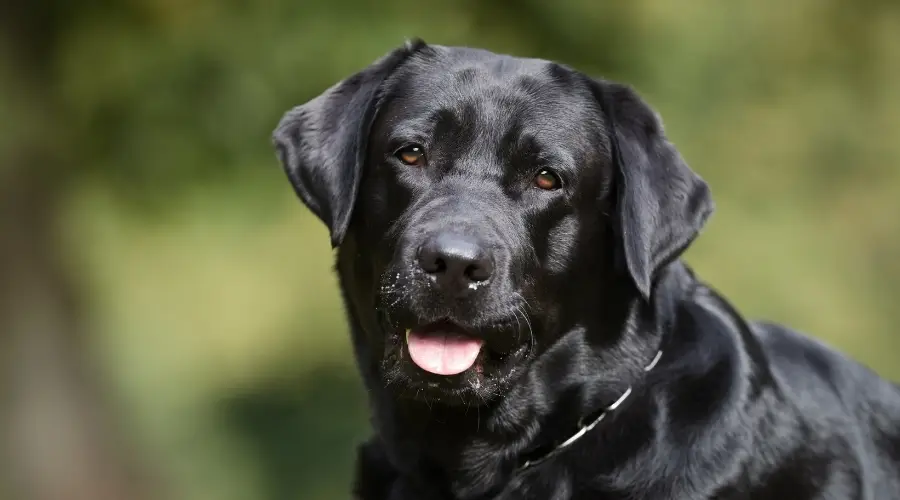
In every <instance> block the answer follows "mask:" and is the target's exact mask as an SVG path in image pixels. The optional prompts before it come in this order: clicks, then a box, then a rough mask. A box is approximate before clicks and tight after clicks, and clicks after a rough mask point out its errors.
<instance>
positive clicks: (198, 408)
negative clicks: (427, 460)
mask: <svg viewBox="0 0 900 500" xmlns="http://www.w3.org/2000/svg"><path fill="white" fill-rule="evenodd" d="M412 36H420V37H423V38H424V39H425V40H426V41H429V42H432V43H440V44H459V45H470V46H483V47H486V48H489V49H493V50H496V51H502V52H510V53H514V54H517V55H523V56H535V57H543V58H551V59H556V60H559V61H561V62H564V63H568V64H570V65H573V66H575V67H577V68H579V69H582V70H584V71H586V72H588V73H591V74H593V75H596V76H605V77H608V78H611V79H615V80H620V81H624V82H628V83H631V84H633V85H634V86H635V87H636V88H637V89H638V90H639V91H640V92H641V93H642V94H643V95H644V96H645V97H646V98H647V100H648V101H649V102H650V103H651V104H652V105H653V106H654V107H656V109H657V110H658V111H659V112H660V113H661V114H662V116H663V118H664V120H665V123H666V125H667V129H668V132H669V135H670V137H671V138H672V139H673V140H674V142H675V143H676V145H677V146H678V147H679V148H680V150H681V151H682V153H683V154H684V156H685V157H686V159H687V160H688V162H689V163H690V164H691V166H692V167H693V168H694V169H696V170H697V171H698V172H700V174H701V175H703V176H704V177H705V178H706V179H707V180H708V181H709V182H710V183H711V185H712V188H713V193H714V196H715V199H716V200H717V203H718V211H717V213H716V215H714V217H713V218H712V219H711V222H710V225H709V226H708V229H707V230H706V232H705V233H704V234H703V236H702V237H701V238H700V239H699V240H698V242H697V243H696V245H695V246H694V247H693V248H692V249H691V250H690V252H689V253H688V260H689V261H690V262H691V263H692V264H693V265H694V266H695V268H696V269H697V271H698V272H699V273H700V275H701V276H702V277H703V278H704V279H706V280H707V281H709V282H711V283H712V284H713V285H714V286H716V287H717V288H718V289H719V290H721V291H722V292H724V293H725V294H726V295H727V296H729V297H730V298H731V299H732V300H733V301H734V303H735V304H736V305H737V306H738V307H739V308H740V309H741V310H742V311H743V312H744V313H746V314H747V315H748V316H749V317H752V318H756V317H766V318H770V319H774V320H779V321H783V322H787V323H789V324H791V325H792V326H795V327H797V328H799V329H802V330H804V331H807V332H811V333H812V334H814V335H816V336H818V337H820V338H822V339H824V340H825V341H827V342H829V343H831V344H833V345H835V346H837V347H839V348H840V349H842V350H844V351H845V352H847V353H849V354H850V355H852V356H854V357H855V358H857V359H859V360H861V361H863V362H865V363H867V364H869V365H870V366H872V367H873V368H874V369H876V370H877V371H879V372H880V373H882V374H884V375H885V376H888V377H891V378H894V379H900V366H898V365H897V359H898V355H897V352H898V347H900V338H898V336H900V329H898V325H900V301H898V299H897V294H898V293H900V259H898V256H900V84H898V83H897V82H898V81H900V3H898V2H896V1H892V0H791V1H789V2H785V1H783V0H780V1H776V0H736V1H732V2H721V1H715V0H679V1H678V2H670V1H665V0H629V1H620V2H597V1H591V0H557V1H555V2H547V1H543V0H524V1H514V0H501V1H485V0H460V1H456V2H449V1H444V2H433V3H428V2H421V1H411V0H395V1H382V2H363V1H360V0H329V1H318V0H317V1H303V0H260V1H257V2H251V1H248V0H218V1H213V0H189V1H176V0H126V1H115V0H80V1H67V0H41V1H38V2H31V3H26V2H19V3H18V4H17V5H14V2H4V3H3V6H0V127H2V128H0V243H2V244H0V499H10V500H57V499H67V500H69V499H91V500H106V499H110V500H112V499H116V500H119V499H174V500H287V499H311V500H331V499H342V498H348V496H349V495H348V488H349V486H348V482H349V477H350V467H351V464H352V460H353V455H354V453H355V450H354V446H355V444H356V443H357V442H358V441H359V440H360V439H362V438H363V437H364V436H366V435H367V433H368V432H369V430H368V424H367V410H366V402H365V399H364V394H363V391H362V389H361V386H360V384H359V382H358V380H357V377H356V373H355V371H354V367H353V365H352V360H351V352H350V347H349V343H348V338H347V334H346V328H345V325H344V322H343V317H342V314H343V313H342V310H341V306H340V303H339V297H338V294H337V290H336V286H335V279H334V277H333V275H332V273H331V264H332V263H331V250H330V246H329V242H328V237H327V234H326V231H325V229H324V227H323V226H321V225H320V223H319V222H318V221H317V220H316V219H314V218H313V217H312V216H311V215H310V214H309V213H307V211H306V210H305V209H304V208H303V207H302V206H301V204H300V203H299V201H298V200H296V199H295V197H294V194H293V192H292V190H291V188H290V186H289V184H288V182H287V180H286V177H285V176H284V174H283V173H282V171H281V167H280V166H279V165H278V163H277V162H276V160H275V156H274V153H273V150H272V148H271V146H270V142H269V134H270V131H271V130H272V128H273V127H274V125H275V124H276V122H277V121H278V119H279V118H280V116H281V114H282V112H284V111H285V110H287V109H288V108H290V107H292V106H294V105H297V104H300V103H302V102H304V101H306V100H308V99H310V98H312V97H313V96H315V95H317V94H318V93H320V92H321V91H323V90H324V89H325V88H326V87H327V86H329V85H331V84H332V83H334V82H335V81H337V80H339V79H341V78H344V77H346V76H349V75H350V74H351V73H353V72H355V71H357V70H359V69H361V68H362V67H364V66H366V65H367V64H369V63H370V62H372V61H373V60H374V59H376V58H377V57H379V56H381V55H382V54H384V53H386V52H388V51H389V50H391V49H392V48H394V47H396V46H398V45H399V44H401V43H402V42H403V41H404V39H406V38H407V37H412Z"/></svg>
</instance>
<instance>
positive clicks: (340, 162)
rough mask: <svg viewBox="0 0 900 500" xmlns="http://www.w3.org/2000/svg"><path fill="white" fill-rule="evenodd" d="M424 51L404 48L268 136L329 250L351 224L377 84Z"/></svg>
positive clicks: (298, 110) (418, 45) (296, 112)
mask: <svg viewBox="0 0 900 500" xmlns="http://www.w3.org/2000/svg"><path fill="white" fill-rule="evenodd" d="M425 46H426V44H425V42H423V41H422V40H419V39H414V40H411V41H409V42H407V43H406V44H405V45H404V46H403V47H400V48H398V49H396V50H394V51H393V52H391V53H389V54H388V55H386V56H384V57H382V58H381V59H379V60H377V61H375V62H374V63H373V64H372V65H371V66H369V67H368V68H366V69H364V70H362V71H360V72H359V73H356V74H355V75H353V76H351V77H349V78H347V79H346V80H343V81H341V82H338V83H337V84H335V85H334V86H332V87H331V88H329V89H328V90H326V91H325V92H324V93H323V94H322V95H320V96H318V97H316V98H314V99H312V100H311V101H309V102H307V103H306V104H303V105H300V106H297V107H295V108H294V109H291V110H290V111H288V112H287V113H285V115H284V117H283V118H282V119H281V121H280V122H279V124H278V126H277V127H276V128H275V131H274V132H273V134H272V142H273V144H274V145H275V150H276V152H277V155H278V159H279V160H280V161H281V164H282V166H283V167H284V170H285V172H286V173H287V175H288V178H290V181H291V184H293V186H294V190H295V191H296V192H297V195H298V196H299V197H300V199H301V200H302V201H303V203H304V204H305V205H306V206H307V207H308V208H309V209H310V210H311V211H312V212H313V213H314V214H316V216H318V217H319V219H321V220H322V222H324V223H325V224H326V225H327V226H328V229H329V231H330V232H331V245H332V246H333V247H336V246H338V245H340V243H341V241H342V240H343V238H344V234H345V233H346V232H347V226H349V224H350V216H351V214H352V213H353V205H354V203H355V201H356V195H357V191H358V190H359V183H360V179H361V178H362V174H363V172H362V170H363V164H364V163H365V157H366V145H367V139H368V136H369V131H370V129H371V126H372V122H373V121H374V119H375V113H376V108H377V101H378V98H379V91H380V90H381V87H382V84H383V83H384V81H385V79H386V78H387V77H388V76H390V75H391V73H392V72H393V71H394V70H395V69H396V68H398V67H399V66H400V65H401V64H402V63H403V62H404V61H405V60H406V59H407V58H408V57H409V56H410V55H412V54H414V53H416V52H417V51H419V50H421V49H422V48H423V47H425Z"/></svg>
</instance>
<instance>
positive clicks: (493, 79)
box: [388, 47, 598, 143]
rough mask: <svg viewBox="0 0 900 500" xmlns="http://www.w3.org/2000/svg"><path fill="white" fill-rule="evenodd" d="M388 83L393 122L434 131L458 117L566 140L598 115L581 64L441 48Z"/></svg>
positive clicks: (466, 122) (461, 121) (470, 123)
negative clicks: (580, 74)
mask: <svg viewBox="0 0 900 500" xmlns="http://www.w3.org/2000/svg"><path fill="white" fill-rule="evenodd" d="M429 48H430V49H432V47H429ZM388 88H389V91H388V95H389V96H390V99H389V100H390V104H389V105H388V107H389V108H390V109H389V111H388V115H389V116H391V118H392V119H391V121H392V122H394V123H395V124H397V123H404V124H405V125H407V126H409V127H410V128H420V129H429V128H432V127H433V126H434V125H435V124H436V123H439V122H441V121H442V120H444V121H445V119H447V118H448V117H450V121H452V122H453V123H455V124H456V125H458V126H462V127H479V128H481V129H482V130H484V131H492V132H495V133H496V134H498V135H503V134H506V135H507V137H508V136H509V132H510V131H514V132H515V134H517V135H519V134H520V135H523V136H528V137H530V138H539V137H545V138H547V139H548V141H550V142H556V143H563V142H565V141H564V138H565V137H564V136H568V137H569V138H570V139H571V138H574V136H576V135H582V133H585V132H586V131H587V130H589V129H591V128H592V124H593V123H594V122H596V121H597V120H598V113H597V110H598V107H597V106H596V102H595V101H594V100H593V99H592V97H591V94H590V90H589V89H588V87H587V85H586V84H585V83H584V81H583V80H582V79H579V77H578V76H577V73H576V72H574V71H573V70H570V69H568V68H566V67H564V66H561V65H559V64H556V63H554V62H551V61H546V60H541V59H529V58H520V57H514V56H509V55H503V54H496V53H492V52H488V51H485V50H479V49H468V48H457V47H437V48H433V50H429V51H426V52H425V53H423V54H418V55H417V56H416V57H413V58H412V59H411V60H410V61H408V62H407V63H406V64H405V65H404V66H403V67H402V68H401V69H400V70H399V71H397V73H395V75H393V77H392V78H391V81H390V82H389V86H388ZM573 125H577V126H574V127H573ZM486 139H487V138H486Z"/></svg>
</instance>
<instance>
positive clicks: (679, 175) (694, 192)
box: [593, 81, 715, 299]
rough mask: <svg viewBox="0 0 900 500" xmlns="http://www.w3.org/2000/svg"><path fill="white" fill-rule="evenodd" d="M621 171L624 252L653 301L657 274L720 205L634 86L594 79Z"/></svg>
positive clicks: (620, 214) (618, 184) (618, 186)
mask: <svg viewBox="0 0 900 500" xmlns="http://www.w3.org/2000/svg"><path fill="white" fill-rule="evenodd" d="M593 89H594V93H595V96H596V97H597V99H598V100H599V101H600V104H601V108H602V109H603V112H604V114H605V115H606V116H605V120H606V127H607V133H608V137H609V139H610V146H611V155H612V160H613V164H614V166H615V169H616V176H615V185H616V195H617V201H616V212H617V214H616V215H617V223H618V237H619V239H620V241H619V242H618V243H619V251H621V252H622V253H623V254H624V258H625V265H626V267H627V270H628V273H629V275H630V276H631V279H632V281H633V282H634V284H635V286H636V287H637V289H638V291H639V292H640V293H641V295H642V296H643V298H644V299H649V298H650V296H651V294H652V290H653V283H654V280H655V278H656V275H657V272H658V271H659V270H660V269H661V268H662V267H664V266H665V265H666V264H668V263H670V262H672V261H673V260H674V259H676V258H678V257H679V256H680V255H681V254H682V253H683V252H684V251H685V250H686V249H687V248H688V246H689V245H690V244H691V243H692V242H693V241H694V239H695V238H696V237H697V235H698V234H699V232H700V230H701V229H702V228H703V226H704V224H705V223H706V220H707V218H708V217H709V216H710V215H711V214H712V212H713V210H714V208H715V206H714V203H713V200H712V196H711V194H710V191H709V187H708V186H707V184H706V182H705V181H704V180H703V179H701V178H700V176H699V175H697V174H696V173H695V172H694V171H693V170H691V169H690V167H688V166H687V164H686V163H685V162H684V160H683V159H682V157H681V155H680V154H679V153H678V151H677V150H676V149H675V146H673V145H672V143H671V142H669V140H668V139H667V138H666V136H665V132H664V130H663V125H662V122H661V120H660V119H659V117H658V116H657V114H656V113H655V112H654V111H653V110H652V109H651V108H650V106H648V105H647V104H646V103H645V102H644V101H643V100H642V99H641V98H640V97H639V96H638V95H637V94H636V93H635V92H634V91H633V90H632V89H631V88H629V87H628V86H625V85H621V84H617V83H612V82H601V81H594V82H593Z"/></svg>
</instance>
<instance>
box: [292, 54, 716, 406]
mask: <svg viewBox="0 0 900 500" xmlns="http://www.w3.org/2000/svg"><path fill="white" fill-rule="evenodd" d="M274 143H275V146H276V149H277V152H278V156H279V158H280V160H281V162H282V164H283V166H284V169H285V171H286V172H287V175H288V177H289V178H290V180H291V183H292V185H293V186H294V189H295V190H296V192H297V194H298V195H299V197H300V199H301V200H302V201H303V202H304V203H305V204H306V206H307V207H309V209H310V210H312V211H313V212H314V213H315V214H316V215H317V216H318V217H319V218H320V219H321V220H322V221H323V222H324V223H325V224H326V225H327V226H328V228H329V230H330V234H331V241H332V244H333V245H334V246H336V247H340V250H339V262H338V270H339V274H340V278H341V282H342V287H343V289H344V292H345V298H346V300H347V307H348V309H349V311H350V316H351V319H352V320H353V321H354V322H355V323H356V324H355V325H354V327H355V329H356V330H359V331H358V332H356V337H357V338H356V339H355V340H356V347H357V356H358V359H359V361H360V363H361V364H362V365H363V369H364V370H369V369H371V370H372V374H373V375H375V374H376V373H377V374H378V375H379V376H380V377H378V378H379V379H380V380H382V381H383V382H385V383H386V384H387V385H392V386H394V387H396V388H397V389H398V390H399V391H400V394H405V395H407V396H410V397H414V398H421V397H426V398H429V400H438V401H441V402H444V403H446V404H454V403H460V402H462V403H466V404H479V403H487V402H489V401H490V400H491V399H493V398H496V397H499V395H500V394H501V393H502V392H503V390H504V389H505V388H508V387H509V386H510V385H511V384H512V383H513V382H514V381H515V380H516V379H517V378H518V377H520V376H521V375H522V374H523V373H525V372H526V371H527V369H528V366H529V364H530V363H533V362H534V360H535V359H538V358H540V357H541V356H542V355H543V353H545V352H547V351H548V350H550V349H552V347H553V345H554V343H556V342H558V341H559V339H560V338H561V337H562V336H563V335H564V334H565V333H566V332H568V331H571V330H572V329H573V328H576V327H584V326H585V325H584V324H582V323H584V322H587V321H594V319H592V318H598V317H600V321H606V322H615V321H617V318H616V316H615V314H614V311H613V309H614V306H613V305H614V304H621V303H625V302H627V301H630V300H638V301H649V300H651V299H652V296H653V291H654V280H655V278H656V277H657V275H658V273H659V270H660V269H661V268H662V267H664V266H665V265H666V264H668V263H669V262H671V261H672V260H673V259H676V258H677V257H678V256H679V255H680V254H681V253H682V252H683V251H684V250H685V249H686V248H687V246H688V245H689V244H690V243H691V242H692V241H693V239H694V238H695V237H696V235H697V234H698V232H699V231H700V229H701V228H702V226H703V224H704V222H705V221H706V218H707V217H708V216H709V215H710V213H711V212H712V210H713V203H712V200H711V197H710V194H709V190H708V188H707V185H706V183H705V182H704V181H703V180H702V179H700V178H699V177H698V176H697V175H696V174H695V173H694V172H692V171H691V170H690V169H689V168H688V166H687V165H686V164H685V162H684V161H683V160H682V158H681V156H680V155H679V154H678V152H677V151H676V149H675V148H674V147H673V146H672V144H671V143H670V142H669V141H668V140H667V139H666V137H665V135H664V133H663V129H662V125H661V123H660V120H659V119H658V117H657V116H656V114H655V113H654V112H653V111H652V110H651V109H650V108H649V107H648V106H647V105H646V104H645V103H644V102H643V101H642V100H641V98H639V97H638V96H637V95H636V94H635V93H634V92H633V91H632V90H631V89H630V88H628V87H626V86H623V85H619V84H615V83H611V82H606V81H600V80H595V79H591V78H589V77H587V76H585V75H583V74H581V73H579V72H577V71H575V70H572V69H570V68H567V67H565V66H562V65H560V64H556V63H552V62H549V61H544V60H537V59H523V58H515V57H511V56H505V55H498V54H494V53H491V52H488V51H483V50H477V49H469V48H451V47H443V46H430V45H426V44H425V43H424V42H421V41H415V42H412V43H408V44H406V45H405V46H403V47H401V48H399V49H397V50H395V51H393V52H391V53H390V54H388V55H387V56H385V57H383V58H382V59H380V60H378V61H376V62H375V63H373V64H372V65H371V66H369V67H368V68H366V69H364V70H362V71H361V72H359V73H357V74H355V75H353V76H351V77H349V78H347V79H346V80H344V81H341V82H339V83H337V84H336V85H334V86H333V87H331V88H330V89H328V90H327V91H325V92H324V93H323V94H322V95H320V96H318V97H316V98H314V99H312V100H311V101H309V102H307V103H306V104H303V105H301V106H298V107H296V108H294V109H292V110H290V111H289V112H287V113H286V114H285V116H284V118H283V119H282V120H281V122H280V124H279V125H278V127H277V129H276V131H275V133H274ZM606 310H608V311H610V312H609V314H606V315H604V314H598V311H606ZM620 319H621V318H620ZM617 329H618V330H621V325H618V328H616V327H611V328H609V330H610V331H614V330H617ZM607 340H608V341H609V342H615V341H616V340H615V339H607ZM603 345H604V341H602V340H601V341H597V342H593V343H592V346H591V348H592V349H603ZM367 367H368V368H367ZM370 378H372V377H370Z"/></svg>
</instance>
